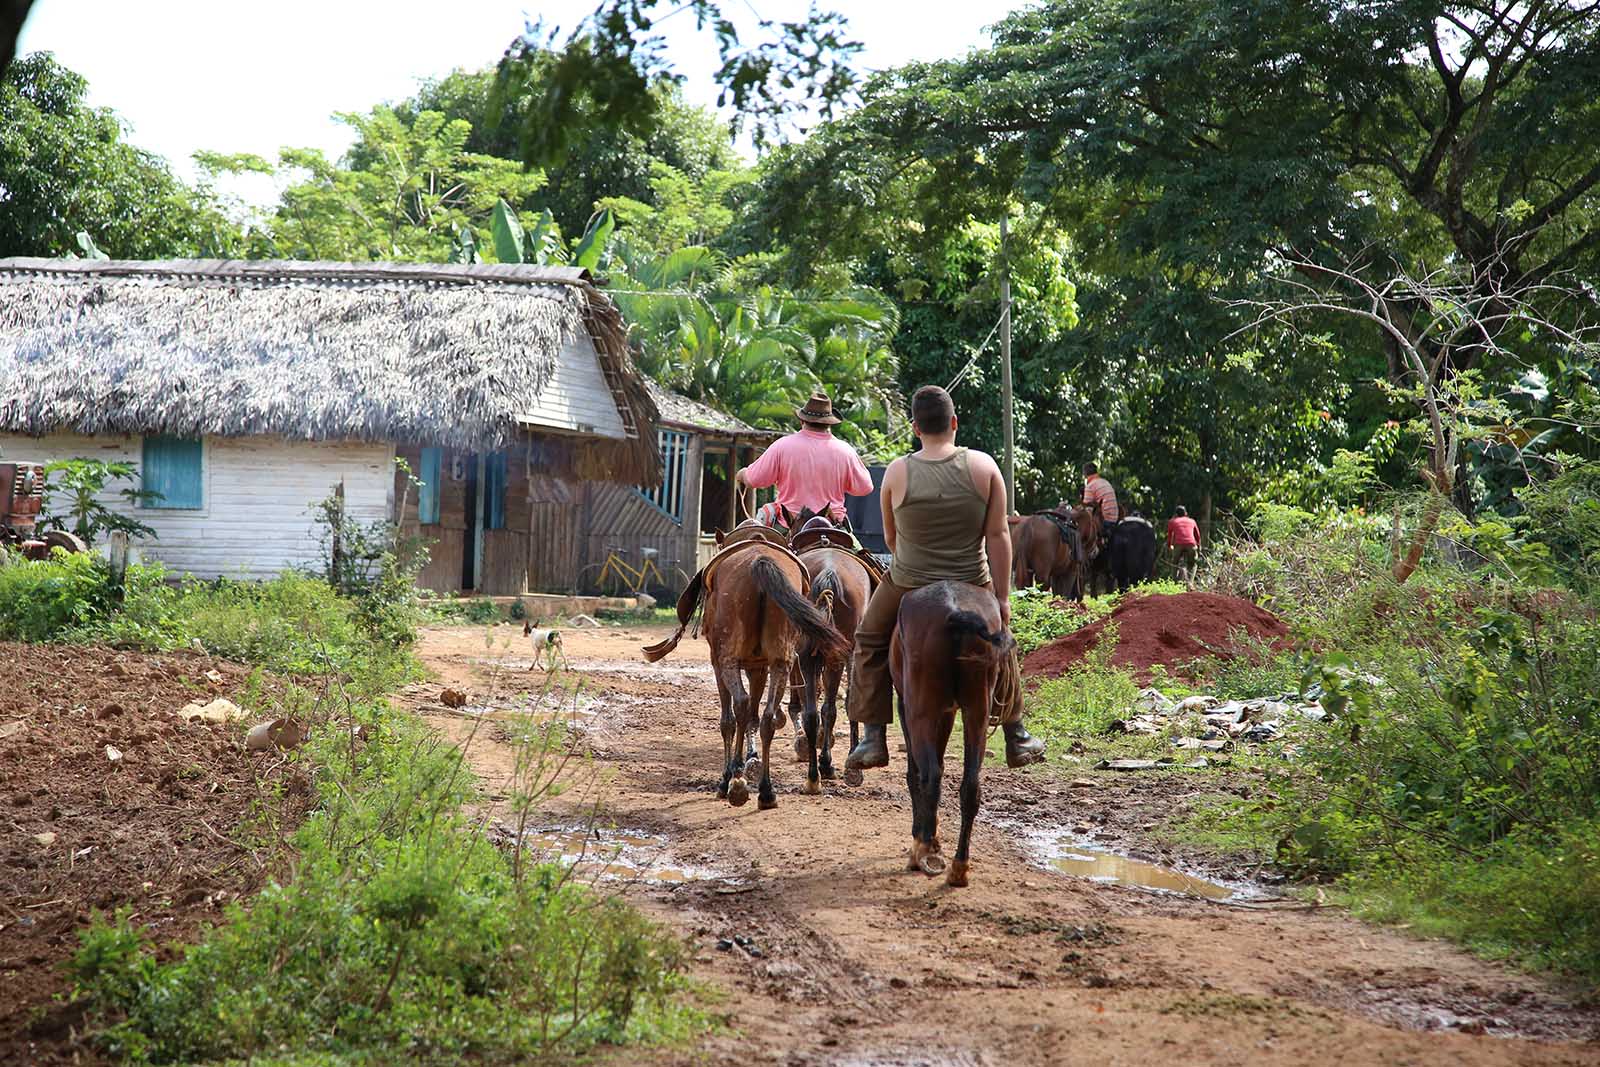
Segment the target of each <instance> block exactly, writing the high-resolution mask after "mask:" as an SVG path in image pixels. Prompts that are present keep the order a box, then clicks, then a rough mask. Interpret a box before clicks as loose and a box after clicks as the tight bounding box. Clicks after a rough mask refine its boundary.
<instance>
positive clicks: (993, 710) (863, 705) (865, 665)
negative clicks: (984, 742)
mask: <svg viewBox="0 0 1600 1067" xmlns="http://www.w3.org/2000/svg"><path fill="white" fill-rule="evenodd" d="M983 588H985V589H989V588H991V586H989V585H987V584H985V585H984V586H983ZM909 592H911V590H910V589H906V588H904V587H902V586H898V585H895V584H894V583H893V582H890V581H884V582H882V583H880V584H879V586H878V588H877V590H876V591H875V592H874V593H873V594H872V599H871V600H870V601H868V602H867V610H866V611H865V612H864V613H862V616H861V621H860V622H859V623H857V624H856V649H855V655H854V658H853V660H852V661H851V664H850V672H851V673H850V701H849V705H848V707H847V708H846V709H845V710H846V713H847V714H848V715H849V716H850V721H851V722H853V723H861V724H863V725H866V724H871V725H874V726H887V725H888V724H889V723H892V722H893V721H894V680H893V678H891V677H890V675H889V642H890V640H891V639H892V638H893V637H894V627H895V623H896V622H897V621H898V620H899V617H900V601H901V599H902V598H903V597H904V596H905V595H906V594H907V593H909ZM989 721H990V722H1002V723H1012V722H1021V721H1022V664H1021V663H1020V662H1018V660H1017V650H1016V647H1015V646H1013V647H1012V649H1011V652H1010V653H1009V654H1008V655H1007V656H1006V657H1005V658H1004V659H1003V660H1001V662H1000V679H999V681H998V682H996V683H995V687H994V704H993V706H991V707H990V709H989Z"/></svg>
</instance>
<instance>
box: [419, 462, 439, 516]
mask: <svg viewBox="0 0 1600 1067" xmlns="http://www.w3.org/2000/svg"><path fill="white" fill-rule="evenodd" d="M418 466H419V467H420V468H421V469H420V470H418V471H417V480H418V481H420V482H421V483H422V488H421V489H419V490H417V521H418V522H421V523H427V524H429V525H437V524H438V522H439V485H440V477H441V474H440V472H441V471H442V470H443V468H444V449H442V448H424V449H423V450H422V460H421V462H420V463H419V464H418Z"/></svg>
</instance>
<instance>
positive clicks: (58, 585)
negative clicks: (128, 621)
mask: <svg viewBox="0 0 1600 1067" xmlns="http://www.w3.org/2000/svg"><path fill="white" fill-rule="evenodd" d="M5 551H6V549H4V548H0V553H4V552H5ZM113 602H114V601H113V597H112V589H111V572H110V570H109V569H108V568H107V567H106V565H105V563H104V562H103V561H102V560H101V559H100V558H99V557H98V556H95V555H93V554H91V553H84V552H78V553H67V552H63V551H61V550H60V549H57V550H56V551H55V552H54V553H53V554H52V555H51V558H50V559H49V560H40V561H37V562H28V561H24V560H22V559H21V557H18V556H13V557H11V562H10V563H6V562H5V561H4V560H3V559H0V639H5V640H10V641H49V640H52V639H54V638H56V637H58V636H59V635H60V634H62V633H64V632H65V631H67V630H68V629H71V628H73V627H85V626H89V625H92V624H94V623H96V622H98V621H99V620H102V619H104V618H105V617H106V616H107V615H108V614H109V612H110V611H111V608H112V605H113Z"/></svg>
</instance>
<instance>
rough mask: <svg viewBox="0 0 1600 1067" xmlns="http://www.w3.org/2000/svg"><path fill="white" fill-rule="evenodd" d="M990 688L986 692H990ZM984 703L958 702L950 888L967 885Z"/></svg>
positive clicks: (984, 736) (983, 735)
mask: <svg viewBox="0 0 1600 1067" xmlns="http://www.w3.org/2000/svg"><path fill="white" fill-rule="evenodd" d="M993 688H994V687H993V686H990V687H989V691H991V692H992V691H993ZM988 728H989V703H988V701H986V700H985V701H979V702H973V701H969V700H964V701H962V704H961V729H962V740H963V742H964V744H965V751H964V753H963V758H962V761H961V836H960V837H959V838H957V839H956V856H955V859H954V860H953V861H951V863H950V869H949V871H948V872H946V874H945V879H944V880H945V882H946V883H947V884H949V885H953V886H964V885H966V884H967V849H968V847H969V846H970V845H971V844H972V822H973V820H974V819H976V818H977V817H978V799H979V785H978V783H979V781H980V779H981V778H982V776H983V749H984V743H985V742H986V741H987V740H988V736H987V731H988Z"/></svg>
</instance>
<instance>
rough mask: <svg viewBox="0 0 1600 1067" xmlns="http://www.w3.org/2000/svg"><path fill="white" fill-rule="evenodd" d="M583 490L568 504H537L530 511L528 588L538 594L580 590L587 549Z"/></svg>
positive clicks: (577, 488)
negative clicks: (583, 530) (583, 534)
mask: <svg viewBox="0 0 1600 1067" xmlns="http://www.w3.org/2000/svg"><path fill="white" fill-rule="evenodd" d="M583 489H584V487H581V486H578V487H573V492H572V494H571V495H572V500H571V501H570V502H568V503H552V502H542V501H537V500H536V501H534V502H533V504H532V505H531V506H530V508H529V521H528V531H529V537H528V540H529V551H528V588H529V589H531V590H533V591H534V592H536V593H571V592H574V591H575V590H576V589H577V585H578V568H579V565H580V560H581V559H582V557H583V545H582V543H581V538H580V537H579V536H578V531H579V530H580V529H581V528H582V527H581V520H582V517H583Z"/></svg>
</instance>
